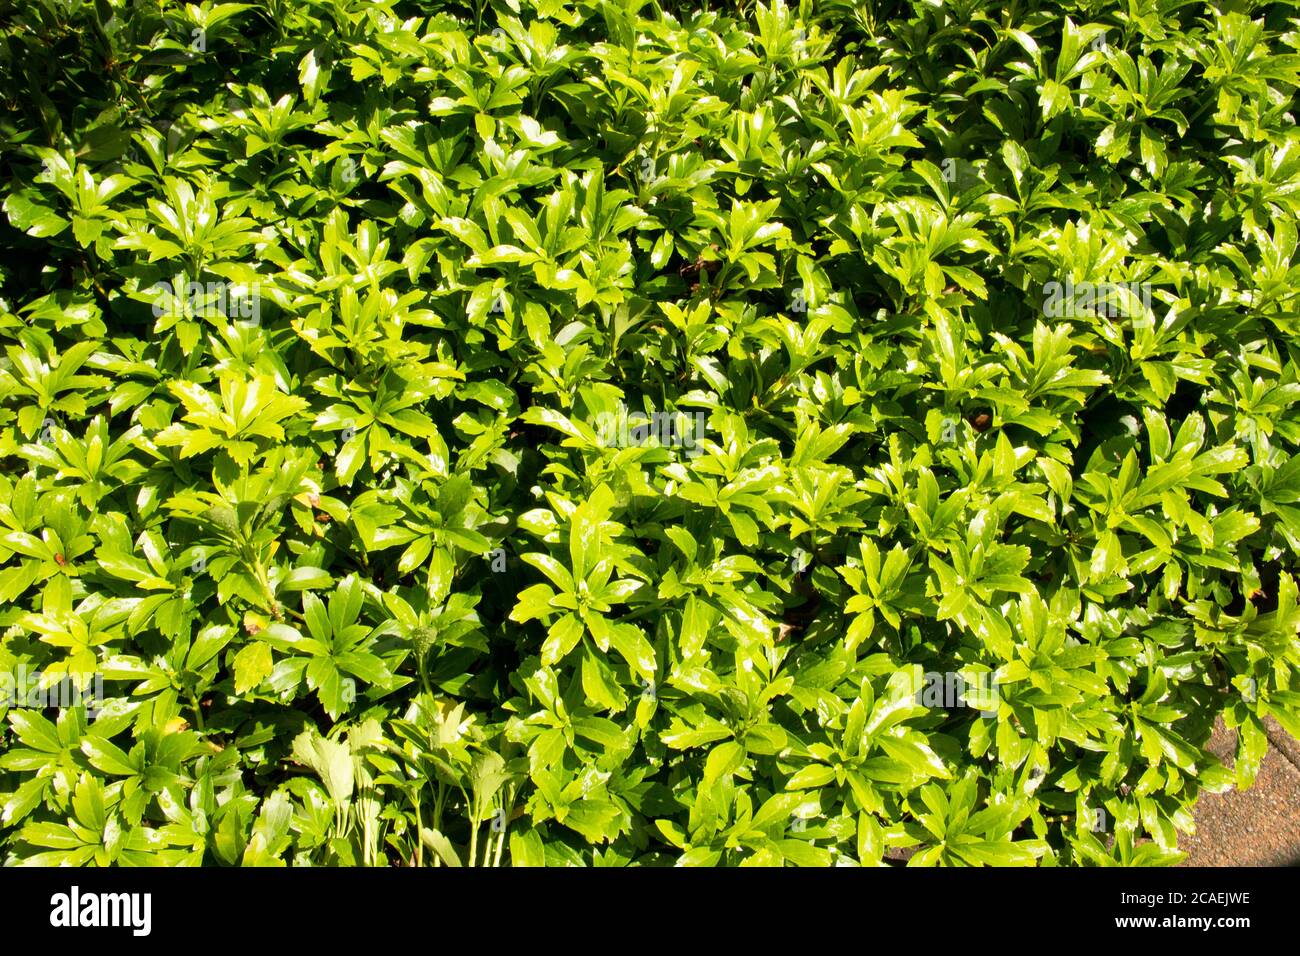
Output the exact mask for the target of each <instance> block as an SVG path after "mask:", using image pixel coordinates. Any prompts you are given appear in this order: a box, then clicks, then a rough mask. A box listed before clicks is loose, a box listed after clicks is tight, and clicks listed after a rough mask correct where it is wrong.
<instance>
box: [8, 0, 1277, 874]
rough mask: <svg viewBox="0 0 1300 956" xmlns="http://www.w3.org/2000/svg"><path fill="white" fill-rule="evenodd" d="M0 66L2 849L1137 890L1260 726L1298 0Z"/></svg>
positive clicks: (55, 859) (520, 0) (250, 31)
mask: <svg viewBox="0 0 1300 956" xmlns="http://www.w3.org/2000/svg"><path fill="white" fill-rule="evenodd" d="M715 7H716V9H715ZM0 59H3V61H4V62H5V63H6V68H5V69H4V70H2V71H0V97H3V100H4V104H5V110H4V111H3V115H2V116H0V140H3V142H4V147H5V148H4V149H3V150H0V177H2V178H0V209H2V210H3V216H0V252H2V253H3V254H0V340H2V341H0V344H2V345H3V348H2V349H0V722H2V723H3V726H4V728H5V731H6V732H5V735H4V738H3V743H0V853H2V854H3V859H4V862H5V863H6V864H27V865H55V864H71V865H97V866H107V865H150V864H152V865H196V866H197V865H229V866H234V865H244V866H284V865H356V866H382V865H394V866H506V865H510V866H545V865H555V866H559V865H579V866H597V865H599V866H611V865H656V866H663V865H683V866H690V865H703V866H709V865H726V866H732V865H748V866H753V865H770V866H778V865H796V866H829V865H849V866H854V865H860V866H881V865H899V864H901V863H903V862H906V863H907V864H909V865H914V866H930V865H938V866H984V865H992V866H1021V865H1025V866H1030V865H1167V864H1171V863H1174V862H1177V861H1178V860H1179V859H1181V858H1182V855H1183V854H1182V852H1181V851H1180V850H1179V843H1180V834H1185V833H1188V832H1190V831H1191V830H1192V829H1193V827H1194V820H1193V816H1192V810H1193V808H1194V807H1195V805H1196V802H1197V800H1198V799H1199V798H1200V797H1201V796H1202V795H1203V794H1205V793H1207V792H1218V791H1222V790H1225V789H1228V788H1231V787H1234V786H1235V787H1249V786H1250V785H1251V784H1252V783H1253V781H1254V778H1255V775H1256V774H1257V772H1258V770H1259V766H1260V761H1261V759H1262V756H1263V754H1264V752H1265V750H1266V748H1267V738H1266V735H1265V726H1266V721H1276V722H1277V723H1279V724H1281V726H1282V727H1283V728H1285V729H1287V730H1288V731H1290V732H1291V733H1293V734H1295V733H1300V639H1298V636H1297V635H1298V633H1300V593H1298V592H1300V588H1298V587H1297V554H1298V553H1300V413H1297V412H1296V411H1295V409H1296V407H1297V403H1298V402H1300V327H1298V326H1297V323H1296V319H1295V316H1296V315H1297V309H1298V307H1300V301H1298V300H1297V296H1300V291H1297V290H1300V262H1297V260H1296V251H1297V243H1296V236H1297V222H1296V221H1297V214H1298V213H1300V133H1297V131H1296V128H1295V115H1294V102H1295V97H1296V91H1297V86H1298V85H1300V66H1297V64H1300V32H1298V31H1297V30H1296V29H1295V10H1294V5H1288V4H1286V3H1283V4H1272V5H1259V4H1251V3H1247V4H1244V5H1242V4H1236V5H1229V4H1223V3H1218V2H1208V3H1193V4H1189V5H1187V4H1185V5H1182V6H1176V7H1175V6H1170V5H1168V4H1165V5H1156V6H1151V5H1148V6H1147V7H1134V6H1132V5H1124V4H1120V3H1102V4H1100V5H1098V4H1082V3H1079V2H1077V0H1032V2H1030V3H1028V5H1023V4H1022V5H1017V6H1015V7H1014V8H1012V9H1010V10H1005V11H1004V10H992V9H985V8H984V7H983V6H981V5H979V4H972V3H965V2H957V3H942V4H935V3H922V2H915V0H884V2H883V4H874V5H871V4H868V5H865V6H864V5H863V4H861V3H854V2H848V0H766V2H759V0H752V2H744V3H738V4H732V5H728V4H721V5H718V4H705V9H703V10H698V9H696V8H695V5H694V4H688V3H684V2H676V0H574V2H569V3H559V2H554V0H483V2H474V3H466V2H459V0H377V2H376V0H331V2H328V3H326V2H323V0H284V2H280V3H277V4H273V5H271V6H270V7H262V6H258V5H254V4H242V3H220V4H214V3H211V2H204V3H201V4H181V3H174V2H171V0H166V2H163V3H161V4H153V5H141V4H131V3H127V2H125V0H98V2H95V3H83V2H75V0H74V2H71V3H68V2H56V0H34V2H31V3H27V4H25V5H21V6H20V7H18V8H15V9H13V10H11V11H9V13H8V15H7V16H6V18H5V20H4V22H3V24H0ZM20 678H21V680H20ZM66 681H76V682H77V687H78V688H79V693H80V692H81V691H83V690H84V691H85V692H87V693H91V694H93V695H94V696H93V698H92V699H81V698H78V700H79V701H80V702H77V701H62V700H59V699H57V695H56V694H55V692H54V690H53V688H55V687H56V686H63V684H61V683H60V682H66ZM20 683H21V686H20ZM29 685H30V686H29ZM31 688H35V689H36V691H38V692H39V693H35V694H33V693H30V692H29V691H30V690H31ZM42 694H43V695H44V696H42ZM51 695H53V696H51ZM1219 720H1222V722H1223V723H1224V724H1225V725H1226V726H1227V727H1228V728H1229V729H1231V730H1233V731H1234V732H1235V735H1236V753H1235V760H1234V761H1233V762H1232V765H1231V766H1230V767H1229V766H1225V765H1224V763H1223V762H1221V761H1220V759H1219V757H1217V756H1216V755H1215V754H1213V753H1211V752H1210V751H1209V750H1208V749H1207V745H1208V741H1209V738H1210V735H1211V732H1212V731H1213V729H1214V727H1215V725H1216V722H1218V721H1219Z"/></svg>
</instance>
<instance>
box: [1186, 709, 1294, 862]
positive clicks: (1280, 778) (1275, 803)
mask: <svg viewBox="0 0 1300 956" xmlns="http://www.w3.org/2000/svg"><path fill="white" fill-rule="evenodd" d="M1277 730H1278V731H1280V732H1281V733H1282V734H1283V737H1284V738H1285V741H1286V742H1287V746H1289V747H1291V748H1293V749H1294V750H1295V752H1297V753H1300V744H1297V742H1296V741H1295V740H1294V739H1293V738H1291V737H1287V736H1286V735H1285V731H1281V728H1280V727H1279V728H1277ZM1270 736H1271V735H1270ZM1235 746H1236V734H1235V733H1233V732H1232V731H1229V730H1227V729H1226V728H1224V727H1222V725H1220V726H1219V727H1216V728H1215V733H1214V736H1213V737H1211V739H1210V744H1209V749H1210V750H1211V751H1212V752H1213V753H1215V754H1216V755H1217V756H1219V758H1220V759H1223V760H1224V762H1225V763H1228V764H1229V765H1231V764H1232V762H1233V761H1232V753H1233V748H1234V747H1235ZM1193 816H1194V817H1195V820H1196V832H1195V833H1193V834H1183V835H1181V836H1180V838H1179V841H1178V846H1179V849H1181V850H1184V851H1185V852H1186V853H1187V859H1186V860H1184V861H1183V862H1182V864H1180V865H1181V866H1288V865H1293V864H1295V863H1298V862H1300V769H1297V768H1296V766H1295V765H1293V764H1292V763H1291V761H1290V760H1289V759H1288V756H1287V753H1286V752H1284V751H1283V750H1281V749H1279V748H1278V747H1275V746H1270V747H1269V749H1268V753H1266V754H1265V755H1264V760H1263V762H1262V763H1261V764H1260V769H1259V776H1258V777H1256V778H1255V785H1254V786H1253V787H1251V788H1250V789H1249V790H1230V791H1228V792H1227V793H1208V794H1205V795H1204V796H1202V797H1201V799H1200V800H1199V801H1197V804H1196V811H1195V813H1194V814H1193Z"/></svg>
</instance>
